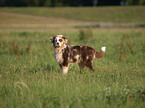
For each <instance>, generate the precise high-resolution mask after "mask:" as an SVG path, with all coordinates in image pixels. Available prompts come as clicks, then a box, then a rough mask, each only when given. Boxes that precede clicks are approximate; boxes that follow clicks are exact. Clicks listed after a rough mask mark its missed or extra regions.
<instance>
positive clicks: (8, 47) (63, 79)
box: [0, 30, 145, 108]
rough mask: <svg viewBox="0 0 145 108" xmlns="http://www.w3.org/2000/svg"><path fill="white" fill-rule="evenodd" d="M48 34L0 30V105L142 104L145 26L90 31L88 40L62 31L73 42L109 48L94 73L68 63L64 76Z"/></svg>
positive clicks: (92, 107) (104, 105)
mask: <svg viewBox="0 0 145 108" xmlns="http://www.w3.org/2000/svg"><path fill="white" fill-rule="evenodd" d="M47 34H48V33H47V32H44V33H40V32H34V33H29V32H25V33H18V32H13V33H0V36H1V39H0V40H1V41H0V107H1V108H4V107H12V108H13V107H22V108H23V107H31V108H33V107H35V108H36V107H39V108H40V107H44V108H48V107H52V108H53V107H54V108H56V107H59V108H60V107H62V108H65V107H72V108H76V107H84V108H88V107H91V108H96V107H100V108H101V107H102V108H104V107H110V108H113V107H114V108H116V107H121V108H122V107H126V108H127V107H132V108H136V107H138V108H143V106H144V99H145V84H144V82H145V71H144V70H145V67H144V61H145V56H144V50H145V49H144V40H145V38H144V37H145V32H144V31H140V32H132V31H129V32H118V31H113V32H93V37H92V39H91V40H89V41H87V40H83V41H80V38H79V37H78V34H79V30H78V33H75V32H70V33H65V35H66V36H68V39H69V40H71V44H80V45H82V44H83V45H90V46H92V47H94V48H95V49H96V50H97V51H100V48H101V46H106V47H107V50H106V53H105V56H104V58H103V59H102V60H94V67H95V69H96V71H95V72H91V71H89V70H87V69H85V70H84V73H80V72H79V68H78V66H77V65H71V66H70V69H69V72H68V74H67V75H63V74H62V73H61V70H60V68H59V66H58V64H57V63H56V61H55V59H54V57H53V56H54V55H53V49H52V47H51V43H50V42H49V37H48V35H47ZM127 42H128V43H127ZM13 47H14V51H13ZM18 49H19V50H18ZM17 51H19V52H21V55H20V57H19V55H18V54H17ZM121 52H122V54H123V57H124V58H123V62H122V61H120V55H119V54H120V53H121ZM126 54H128V55H126ZM126 58H128V59H126Z"/></svg>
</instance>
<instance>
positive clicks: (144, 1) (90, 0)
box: [0, 0, 145, 7]
mask: <svg viewBox="0 0 145 108" xmlns="http://www.w3.org/2000/svg"><path fill="white" fill-rule="evenodd" d="M102 5H103V6H104V5H105V6H106V5H145V0H109V1H108V0H0V6H51V7H54V6H102Z"/></svg>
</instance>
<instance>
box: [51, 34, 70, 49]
mask: <svg viewBox="0 0 145 108" xmlns="http://www.w3.org/2000/svg"><path fill="white" fill-rule="evenodd" d="M67 41H68V40H67V38H66V37H65V36H63V35H55V36H53V37H50V42H51V43H53V46H54V48H61V47H63V46H64V45H65V43H67Z"/></svg>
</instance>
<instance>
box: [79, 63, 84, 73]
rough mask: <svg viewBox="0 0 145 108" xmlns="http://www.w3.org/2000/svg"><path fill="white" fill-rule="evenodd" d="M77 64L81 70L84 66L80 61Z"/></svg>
mask: <svg viewBox="0 0 145 108" xmlns="http://www.w3.org/2000/svg"><path fill="white" fill-rule="evenodd" d="M78 65H79V67H80V71H81V72H82V71H83V69H84V67H85V64H84V63H83V62H80V63H78Z"/></svg>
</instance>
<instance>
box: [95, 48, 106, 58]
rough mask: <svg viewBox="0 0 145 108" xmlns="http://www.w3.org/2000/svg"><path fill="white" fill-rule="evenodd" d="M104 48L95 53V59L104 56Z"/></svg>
mask: <svg viewBox="0 0 145 108" xmlns="http://www.w3.org/2000/svg"><path fill="white" fill-rule="evenodd" d="M105 50H106V47H102V48H101V51H100V52H97V51H96V58H102V57H103V56H104V53H105Z"/></svg>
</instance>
